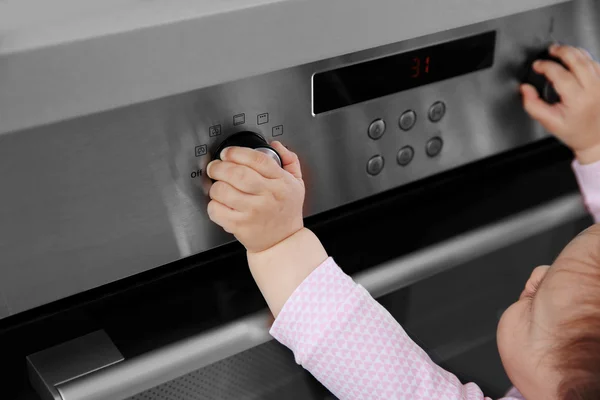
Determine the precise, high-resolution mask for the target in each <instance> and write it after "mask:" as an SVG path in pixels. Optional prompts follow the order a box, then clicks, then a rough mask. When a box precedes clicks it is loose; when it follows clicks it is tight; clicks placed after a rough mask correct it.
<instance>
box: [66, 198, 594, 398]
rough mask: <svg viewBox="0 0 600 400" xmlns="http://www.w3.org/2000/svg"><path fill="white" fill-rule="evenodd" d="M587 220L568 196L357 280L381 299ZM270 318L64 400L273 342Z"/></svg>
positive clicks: (170, 375)
mask: <svg viewBox="0 0 600 400" xmlns="http://www.w3.org/2000/svg"><path fill="white" fill-rule="evenodd" d="M585 215H586V211H585V209H584V207H583V204H582V201H581V198H580V196H579V195H575V194H574V195H569V196H565V197H563V198H560V199H558V200H555V201H552V202H549V203H546V204H544V205H542V206H539V207H537V208H534V209H532V210H528V211H526V212H523V213H521V214H517V215H515V216H513V217H511V218H508V219H506V220H504V221H501V222H499V223H496V224H493V225H490V226H487V227H484V228H481V229H477V230H474V231H471V232H469V233H466V234H463V235H461V236H458V237H455V238H452V239H450V240H448V241H445V242H442V243H440V244H437V245H434V246H431V247H428V248H426V249H423V250H421V251H418V252H416V253H413V254H411V255H409V256H406V257H402V258H399V259H397V260H394V261H391V262H388V263H385V264H383V265H381V266H379V267H377V268H374V269H371V270H369V271H367V272H364V273H361V274H359V275H357V276H356V277H355V281H356V282H357V283H359V284H361V285H362V286H364V287H365V288H366V289H367V290H368V291H369V292H370V293H371V294H372V295H373V297H380V296H383V295H386V294H388V293H391V292H393V291H395V290H398V289H400V288H403V287H406V286H409V285H411V284H413V283H415V282H417V281H420V280H422V279H426V278H428V277H430V276H432V275H435V274H437V273H440V272H442V271H445V270H448V269H450V268H453V267H456V266H458V265H460V264H463V263H466V262H468V261H471V260H473V259H476V258H478V257H480V256H483V255H485V254H489V253H491V252H493V251H496V250H499V249H502V248H504V247H506V246H509V245H511V244H514V243H517V242H519V241H521V240H524V239H526V238H529V237H532V236H534V235H537V234H539V233H542V232H544V231H547V230H549V229H552V228H555V227H558V226H560V225H563V224H565V223H568V222H570V221H573V220H576V219H578V218H582V217H584V216H585ZM271 339H272V338H271V336H270V335H269V332H268V313H260V314H257V315H254V316H250V317H248V318H245V319H242V320H239V321H237V322H235V323H233V324H230V325H227V326H224V327H222V328H220V329H217V330H215V331H213V332H210V333H205V334H201V335H199V336H197V337H194V338H191V339H188V340H184V341H182V342H179V343H175V344H173V345H170V346H167V347H165V348H161V349H159V350H156V351H153V352H150V353H147V354H145V355H142V356H139V357H136V358H132V359H129V360H125V361H123V362H121V363H119V364H116V365H114V366H111V367H107V368H105V369H103V370H99V371H96V372H93V373H90V374H88V375H86V376H83V377H80V378H77V379H73V380H70V381H68V382H65V383H63V384H61V385H59V386H58V387H57V389H58V391H59V392H60V395H61V396H62V399H63V400H123V399H126V398H128V397H130V396H133V395H135V394H138V393H141V392H143V391H145V390H148V389H151V388H153V387H155V386H157V385H160V384H163V383H166V382H168V381H170V380H173V379H175V378H177V377H180V376H182V375H185V374H188V373H190V372H193V371H195V370H197V369H199V368H202V367H204V366H206V365H209V364H211V363H214V362H216V361H219V360H222V359H225V358H227V357H230V356H233V355H235V354H237V353H240V352H242V351H245V350H248V349H250V348H252V347H255V346H257V345H260V344H262V343H265V342H267V341H269V340H271Z"/></svg>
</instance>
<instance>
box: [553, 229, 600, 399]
mask: <svg viewBox="0 0 600 400" xmlns="http://www.w3.org/2000/svg"><path fill="white" fill-rule="evenodd" d="M580 236H587V238H589V237H590V236H596V237H595V238H594V239H592V241H593V242H595V243H594V245H593V246H591V247H590V251H589V253H588V254H581V256H583V258H584V259H586V261H585V264H586V265H588V266H589V267H590V268H586V269H587V271H577V272H575V271H572V272H574V273H576V274H577V275H579V277H578V278H579V279H582V286H583V287H586V288H588V289H590V290H585V291H584V292H585V294H583V295H582V301H581V302H580V303H579V304H578V309H577V310H574V317H573V318H571V319H569V320H567V321H566V322H565V323H563V324H562V326H561V327H562V333H563V334H564V337H565V339H563V340H562V341H561V343H560V345H559V346H558V348H557V352H556V354H555V363H556V366H557V368H558V370H559V371H560V373H561V375H562V377H563V378H562V380H561V382H560V383H559V387H558V395H559V399H560V400H599V399H600V243H598V238H600V224H598V225H594V226H593V227H591V228H589V229H587V230H586V231H584V232H583V233H582V234H581V235H580ZM587 238H586V239H587ZM569 332H574V334H573V335H569ZM575 332H576V333H575Z"/></svg>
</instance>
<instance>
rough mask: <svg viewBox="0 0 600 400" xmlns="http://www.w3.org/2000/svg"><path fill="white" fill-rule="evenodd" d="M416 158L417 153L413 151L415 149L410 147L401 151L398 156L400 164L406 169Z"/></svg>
mask: <svg viewBox="0 0 600 400" xmlns="http://www.w3.org/2000/svg"><path fill="white" fill-rule="evenodd" d="M414 156H415V151H414V150H413V148H412V147H410V146H406V147H403V148H401V149H400V151H399V152H398V155H397V156H396V160H397V161H398V164H400V165H401V166H403V167H406V166H407V165H408V164H410V162H411V161H412V159H413V157H414Z"/></svg>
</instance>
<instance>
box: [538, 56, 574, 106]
mask: <svg viewBox="0 0 600 400" xmlns="http://www.w3.org/2000/svg"><path fill="white" fill-rule="evenodd" d="M533 69H534V70H535V71H536V72H537V73H538V74H542V75H544V76H545V77H546V78H547V79H548V80H549V81H550V83H552V85H553V86H554V88H555V89H556V91H557V92H558V94H559V95H560V96H561V97H569V95H570V94H572V93H576V92H577V91H580V90H581V85H580V84H579V82H577V79H575V76H574V75H573V74H572V73H570V72H569V71H567V70H566V69H565V68H564V67H563V66H562V65H560V64H558V63H556V62H554V61H546V60H538V61H536V62H535V63H533Z"/></svg>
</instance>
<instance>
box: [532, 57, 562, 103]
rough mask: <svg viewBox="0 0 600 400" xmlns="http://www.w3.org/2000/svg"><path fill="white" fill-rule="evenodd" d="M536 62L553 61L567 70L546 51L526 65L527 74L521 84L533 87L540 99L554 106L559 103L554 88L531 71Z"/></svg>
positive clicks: (558, 97)
mask: <svg viewBox="0 0 600 400" xmlns="http://www.w3.org/2000/svg"><path fill="white" fill-rule="evenodd" d="M536 60H550V61H554V62H556V63H558V64H560V65H562V66H563V67H564V68H567V67H566V66H565V65H564V63H563V62H562V61H560V60H559V59H557V58H555V57H552V56H551V55H550V53H549V52H548V50H545V51H543V52H542V53H540V54H538V55H537V57H535V58H534V59H533V60H531V61H530V62H529V63H528V65H527V72H526V73H525V78H524V79H523V83H529V84H530V85H532V86H533V87H535V88H536V89H537V91H538V93H539V95H540V97H541V98H542V99H543V100H544V101H545V102H546V103H549V104H555V103H559V102H560V96H559V95H558V93H557V92H556V90H555V89H554V86H553V85H552V84H551V83H550V82H549V81H548V80H547V79H546V77H544V76H543V75H541V74H538V73H537V72H535V70H534V69H533V62H534V61H536ZM567 69H568V68H567Z"/></svg>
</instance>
